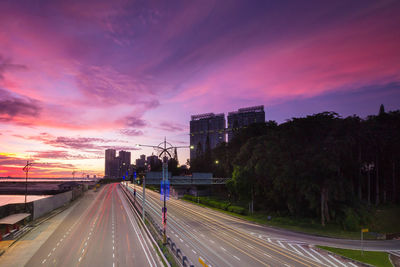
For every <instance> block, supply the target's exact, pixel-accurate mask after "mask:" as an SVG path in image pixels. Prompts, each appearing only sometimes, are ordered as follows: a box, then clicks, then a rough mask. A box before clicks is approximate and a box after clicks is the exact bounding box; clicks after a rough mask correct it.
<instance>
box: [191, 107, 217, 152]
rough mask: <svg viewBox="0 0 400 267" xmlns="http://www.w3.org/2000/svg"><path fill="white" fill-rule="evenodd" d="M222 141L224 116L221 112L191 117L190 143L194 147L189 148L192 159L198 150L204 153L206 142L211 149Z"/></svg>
mask: <svg viewBox="0 0 400 267" xmlns="http://www.w3.org/2000/svg"><path fill="white" fill-rule="evenodd" d="M224 141H225V116H224V114H223V113H220V114H214V113H207V114H200V115H194V116H192V117H191V121H190V145H191V146H193V147H194V149H191V150H190V158H191V159H194V158H195V157H196V155H197V154H198V153H199V152H201V153H204V151H205V150H206V148H207V145H208V144H209V146H210V148H211V149H213V148H215V147H216V146H217V145H218V144H219V143H221V142H224Z"/></svg>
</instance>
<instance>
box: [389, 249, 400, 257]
mask: <svg viewBox="0 0 400 267" xmlns="http://www.w3.org/2000/svg"><path fill="white" fill-rule="evenodd" d="M389 253H390V254H393V255H395V256H398V257H400V251H397V250H390V251H389Z"/></svg>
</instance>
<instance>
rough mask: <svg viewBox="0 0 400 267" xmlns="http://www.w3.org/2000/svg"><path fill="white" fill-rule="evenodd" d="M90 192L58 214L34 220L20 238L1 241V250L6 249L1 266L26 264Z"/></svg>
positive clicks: (0, 259) (0, 257) (0, 261)
mask: <svg viewBox="0 0 400 267" xmlns="http://www.w3.org/2000/svg"><path fill="white" fill-rule="evenodd" d="M88 194H89V192H87V193H86V194H85V195H84V196H83V197H82V198H80V199H78V200H77V201H76V202H75V203H72V205H70V206H69V207H68V208H66V209H65V210H63V211H61V212H59V213H58V214H56V215H53V214H51V213H50V215H49V216H46V217H45V218H41V219H38V220H37V221H34V222H32V223H31V224H32V226H33V227H34V228H33V229H32V230H31V231H29V232H28V233H27V234H25V235H24V236H23V237H21V238H20V239H19V240H6V241H0V251H1V250H2V249H4V250H5V252H4V254H3V255H1V256H0V266H24V265H25V264H26V263H27V262H28V261H29V259H30V258H31V257H32V256H33V255H34V254H35V253H36V251H37V250H38V249H39V248H40V247H41V246H42V244H43V243H44V242H45V241H46V240H47V238H48V237H49V236H50V235H51V234H52V233H53V232H54V231H55V230H56V229H57V227H58V226H59V225H60V224H61V223H62V221H63V220H64V218H65V217H66V216H68V214H69V213H70V212H71V211H72V210H73V209H74V208H75V207H76V206H77V205H78V204H79V203H81V202H82V200H83V199H85V197H86V195H88ZM49 217H50V218H49Z"/></svg>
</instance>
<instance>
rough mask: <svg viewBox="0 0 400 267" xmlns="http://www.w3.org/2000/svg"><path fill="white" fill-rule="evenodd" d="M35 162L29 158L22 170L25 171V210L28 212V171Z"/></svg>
mask: <svg viewBox="0 0 400 267" xmlns="http://www.w3.org/2000/svg"><path fill="white" fill-rule="evenodd" d="M32 165H33V163H32V162H29V160H27V161H26V165H25V167H24V168H22V170H23V171H24V172H25V212H28V206H27V201H26V199H27V195H28V172H29V170H30V169H31V168H32Z"/></svg>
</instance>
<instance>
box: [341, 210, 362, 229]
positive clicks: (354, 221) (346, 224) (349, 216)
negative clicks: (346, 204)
mask: <svg viewBox="0 0 400 267" xmlns="http://www.w3.org/2000/svg"><path fill="white" fill-rule="evenodd" d="M343 228H344V229H345V230H349V231H357V230H358V229H359V228H360V217H359V216H358V214H357V213H356V212H354V210H353V209H351V208H347V209H346V210H345V219H344V221H343Z"/></svg>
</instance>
